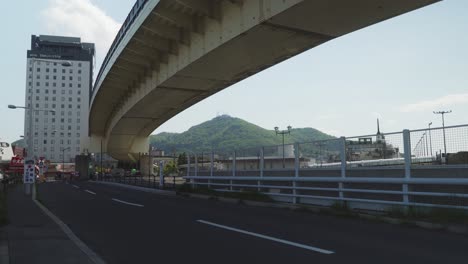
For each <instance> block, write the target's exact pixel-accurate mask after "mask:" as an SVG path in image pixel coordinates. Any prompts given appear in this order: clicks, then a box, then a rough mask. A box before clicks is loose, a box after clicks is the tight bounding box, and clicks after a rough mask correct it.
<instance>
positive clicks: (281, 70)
mask: <svg viewBox="0 0 468 264" xmlns="http://www.w3.org/2000/svg"><path fill="white" fill-rule="evenodd" d="M117 2H118V4H117ZM134 2H135V1H134V0H119V1H115V0H114V1H112V0H35V1H26V0H17V1H7V3H4V4H3V5H2V9H3V10H6V12H3V14H2V16H1V17H0V22H1V24H2V25H4V27H3V30H2V41H1V42H0V50H3V52H4V54H3V55H2V60H1V61H0V74H1V80H2V85H0V95H1V98H2V100H1V103H0V139H1V140H2V141H7V142H12V141H14V140H17V139H18V138H19V136H20V135H22V134H23V118H24V113H23V111H22V110H10V109H8V108H7V105H8V104H16V105H22V104H23V103H24V93H25V78H26V51H27V49H28V48H30V46H29V45H30V37H31V35H32V34H36V35H64V36H78V37H81V38H82V41H85V42H94V43H96V48H97V57H96V61H97V68H96V69H95V70H96V72H97V71H98V69H99V66H100V63H101V61H102V60H103V58H104V57H105V55H106V53H107V49H108V47H109V46H110V44H111V43H112V41H113V38H114V36H115V34H116V33H117V31H118V29H119V28H120V25H121V23H122V22H123V21H124V20H125V17H126V16H127V14H128V12H129V11H130V9H131V7H132V6H133V4H134ZM466 14H468V1H466V0H445V1H442V2H439V3H436V4H433V5H431V6H428V7H425V8H422V9H418V10H416V11H413V12H410V13H407V14H404V15H401V16H399V17H396V18H393V19H390V20H387V21H384V22H381V23H378V24H376V25H373V26H370V27H367V28H365V29H362V30H359V31H356V32H352V33H350V34H348V35H345V36H342V37H340V38H337V39H334V40H332V41H329V42H327V43H325V44H323V45H321V46H319V47H316V48H313V49H311V50H309V51H306V52H304V53H302V54H300V55H298V56H295V57H293V58H291V59H289V60H287V61H284V62H282V63H280V64H277V65H275V66H273V67H271V68H269V69H267V70H265V71H263V72H260V73H258V74H256V75H254V76H252V77H250V78H247V79H245V80H243V81H241V82H239V83H237V84H234V85H232V86H231V87H228V88H227V89H225V90H223V91H221V92H219V93H217V94H215V95H213V96H211V97H209V98H207V99H205V100H204V101H202V102H200V103H198V104H196V105H194V106H192V107H190V108H188V109H187V110H185V111H183V112H182V113H180V114H179V115H177V116H176V117H174V118H172V119H171V120H169V121H168V122H166V123H165V124H163V125H162V126H161V127H159V128H158V129H157V130H156V131H155V132H154V133H159V132H163V131H164V132H183V131H186V130H187V129H189V128H190V127H191V126H193V125H196V124H199V123H201V122H204V121H207V120H210V119H212V118H214V117H216V116H218V115H222V114H228V115H230V116H234V117H239V118H242V119H245V120H247V121H249V122H252V123H255V124H257V125H259V126H261V127H263V128H266V129H273V127H275V126H278V127H280V129H284V128H286V127H287V126H288V125H291V126H292V127H296V128H298V127H313V128H316V129H319V130H321V131H323V132H326V133H329V134H331V135H334V136H358V135H367V134H373V133H375V132H376V119H377V118H379V119H380V127H381V131H382V132H395V131H402V130H403V129H418V128H425V127H427V124H428V123H429V122H431V121H432V122H433V127H437V126H441V117H440V115H434V114H433V111H439V110H452V113H451V114H448V115H446V119H445V124H446V125H458V124H468V71H467V70H468V48H467V47H468V34H466V33H467V32H468V16H467V15H466Z"/></svg>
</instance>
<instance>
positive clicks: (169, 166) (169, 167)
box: [163, 160, 179, 176]
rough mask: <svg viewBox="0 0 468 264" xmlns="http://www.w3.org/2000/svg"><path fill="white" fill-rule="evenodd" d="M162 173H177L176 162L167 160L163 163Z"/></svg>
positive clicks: (167, 174)
mask: <svg viewBox="0 0 468 264" xmlns="http://www.w3.org/2000/svg"><path fill="white" fill-rule="evenodd" d="M163 172H164V175H166V176H169V175H170V174H172V173H178V172H179V169H178V168H177V162H175V161H172V160H171V161H169V162H167V163H166V164H165V165H164V170H163Z"/></svg>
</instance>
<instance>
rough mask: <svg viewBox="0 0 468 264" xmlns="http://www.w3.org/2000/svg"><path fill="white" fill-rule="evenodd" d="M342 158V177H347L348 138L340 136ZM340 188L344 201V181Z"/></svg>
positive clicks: (340, 183) (341, 197)
mask: <svg viewBox="0 0 468 264" xmlns="http://www.w3.org/2000/svg"><path fill="white" fill-rule="evenodd" d="M340 159H341V178H342V179H344V178H346V138H345V137H340ZM338 189H339V190H340V193H339V195H340V200H341V201H343V198H344V193H343V182H339V183H338Z"/></svg>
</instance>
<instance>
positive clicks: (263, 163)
mask: <svg viewBox="0 0 468 264" xmlns="http://www.w3.org/2000/svg"><path fill="white" fill-rule="evenodd" d="M264 167H265V150H264V147H262V148H261V149H260V177H263V170H264ZM257 184H258V185H259V186H260V185H262V184H263V183H262V181H258V183H257ZM257 191H259V192H260V191H261V189H260V187H258V189H257Z"/></svg>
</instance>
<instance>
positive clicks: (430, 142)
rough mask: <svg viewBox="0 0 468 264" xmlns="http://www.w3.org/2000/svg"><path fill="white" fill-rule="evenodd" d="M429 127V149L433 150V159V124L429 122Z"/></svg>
mask: <svg viewBox="0 0 468 264" xmlns="http://www.w3.org/2000/svg"><path fill="white" fill-rule="evenodd" d="M427 125H428V127H429V148H430V149H431V157H432V136H431V125H432V122H429V124H427Z"/></svg>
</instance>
